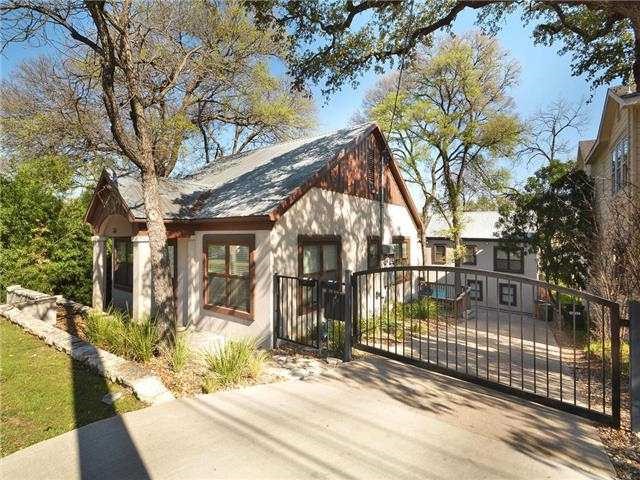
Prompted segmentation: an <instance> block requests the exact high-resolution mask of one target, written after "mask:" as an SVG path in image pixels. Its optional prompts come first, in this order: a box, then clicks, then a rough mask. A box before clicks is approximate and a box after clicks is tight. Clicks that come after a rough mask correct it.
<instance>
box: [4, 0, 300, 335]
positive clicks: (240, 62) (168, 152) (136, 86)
mask: <svg viewBox="0 0 640 480" xmlns="http://www.w3.org/2000/svg"><path fill="white" fill-rule="evenodd" d="M0 13H1V19H2V22H3V40H4V42H5V44H6V43H7V42H15V41H27V40H30V39H33V38H39V39H40V40H42V41H45V42H46V43H47V44H48V45H50V46H52V47H62V48H61V50H62V51H63V54H62V55H60V56H58V57H56V59H55V62H54V64H53V65H52V64H51V62H49V64H48V62H43V63H42V64H41V65H34V66H33V68H32V70H33V71H35V70H38V71H39V73H38V74H39V77H40V79H43V78H42V77H43V75H51V77H52V81H51V82H45V83H44V84H42V85H40V84H39V83H38V86H39V88H37V89H36V91H37V92H38V93H42V94H43V95H44V96H45V97H46V98H47V100H48V101H49V102H50V103H47V105H51V109H50V110H44V111H43V110H39V109H38V105H33V104H32V105H31V107H32V108H33V109H34V111H35V112H38V113H44V116H38V115H35V116H30V117H28V121H30V122H33V125H34V126H35V127H36V130H37V127H38V126H42V125H48V122H47V120H48V119H49V118H50V117H47V114H52V116H55V115H53V114H55V113H60V115H58V116H55V118H56V119H57V120H58V121H57V122H55V123H54V124H53V127H52V128H54V129H55V130H56V131H57V132H59V134H60V135H61V136H62V137H65V138H66V137H68V139H69V141H68V142H63V143H64V146H65V147H66V148H68V149H70V152H68V153H70V154H73V155H76V154H77V155H78V156H80V157H81V156H82V155H84V154H86V153H87V150H89V152H88V153H90V154H93V153H99V154H100V153H102V152H104V153H105V154H106V155H107V156H108V157H109V158H111V159H113V158H116V159H117V160H122V161H125V162H129V163H130V164H132V165H134V166H135V167H136V168H137V169H138V170H139V172H140V177H141V183H142V188H143V197H144V204H145V211H146V216H147V229H148V232H149V241H150V247H151V269H152V274H153V277H154V281H153V297H154V300H155V302H156V311H157V313H158V316H159V317H160V318H162V319H164V320H166V321H168V322H169V323H174V322H175V309H174V305H173V297H172V294H171V291H172V289H171V280H170V275H169V258H168V256H167V250H166V248H165V244H166V229H165V225H164V222H163V218H162V209H161V205H160V196H159V184H158V178H159V177H163V176H167V175H169V174H170V173H171V172H172V170H173V169H174V167H175V165H176V163H177V161H178V159H179V158H180V156H181V154H182V153H183V151H184V147H185V144H186V142H187V141H188V140H189V139H191V138H193V135H194V134H198V135H201V134H202V135H204V136H205V137H206V138H207V139H210V138H211V132H212V130H211V129H215V128H220V126H223V127H224V126H229V125H231V126H232V127H231V128H236V127H237V128H241V129H242V131H241V133H240V136H242V135H244V137H243V138H245V140H246V138H248V137H247V135H248V136H251V133H250V131H251V130H252V129H256V131H258V132H259V133H258V134H257V135H256V136H254V137H253V139H251V140H249V142H245V143H247V144H249V143H251V141H253V140H256V141H258V140H260V139H266V140H268V139H269V137H268V136H267V137H265V136H264V134H265V131H267V130H268V129H267V130H265V129H264V127H265V124H267V123H268V122H267V121H265V118H267V117H269V115H272V114H274V113H276V114H278V113H282V110H284V109H286V107H287V101H288V100H287V101H285V102H279V101H277V100H278V99H276V102H274V103H275V105H272V104H271V103H270V102H269V100H270V99H269V97H268V96H267V95H266V93H267V92H269V91H270V90H271V87H272V86H273V85H272V84H269V83H268V82H267V83H260V81H262V80H265V79H269V78H271V77H267V76H266V75H267V74H268V69H267V68H266V65H268V62H269V61H270V59H272V58H274V57H275V56H278V55H281V54H282V53H283V47H285V46H286V41H285V38H284V37H283V36H282V34H281V33H278V32H276V31H274V30H271V29H260V28H257V27H256V26H255V24H254V22H253V19H252V17H251V16H250V15H248V14H247V12H246V11H245V9H244V8H243V7H242V6H241V5H240V4H238V3H235V2H233V1H230V2H205V1H200V0H184V1H180V2H171V1H163V0H148V1H141V2H133V1H131V0H123V1H93V0H92V1H89V0H87V1H78V0H76V1H68V2H43V1H36V0H11V1H5V2H3V3H2V4H1V5H0ZM59 49H60V48H59ZM27 77H28V75H23V76H22V81H23V85H28V78H27ZM49 86H51V87H52V91H53V92H54V93H55V92H59V91H62V92H64V94H65V95H64V98H62V97H59V98H56V95H55V94H54V95H47V93H50V92H46V91H43V90H45V89H47V88H48V87H49ZM58 87H59V88H60V89H61V90H60V89H59V88H58ZM15 92H16V93H18V94H22V95H23V100H25V102H23V105H24V104H26V105H29V102H28V99H24V95H26V94H28V88H20V85H17V86H16V90H15ZM263 94H264V95H263ZM243 95H244V96H245V97H246V96H250V97H251V98H253V99H254V100H261V101H254V102H252V103H250V106H249V108H248V110H249V115H247V111H242V105H244V104H243V102H242V96H243ZM280 98H283V97H280ZM297 98H299V99H300V101H301V102H302V103H303V104H304V99H302V97H297ZM65 99H69V100H70V101H67V102H64V103H62V104H60V103H59V102H60V101H63V100H65ZM4 100H9V98H8V96H7V95H4ZM5 105H8V106H7V107H6V108H7V109H9V108H10V107H11V106H10V104H9V103H5ZM289 105H291V104H289ZM14 106H15V105H14ZM11 108H12V107H11ZM15 111H17V112H21V111H24V110H21V107H20V106H19V105H18V106H17V108H16V110H14V112H15ZM26 111H28V109H27V110H26ZM307 111H308V109H307ZM287 115H288V113H287ZM248 117H250V118H248ZM307 117H308V115H302V117H301V118H307ZM7 118H8V119H9V120H12V121H13V120H16V119H17V118H19V115H13V116H12V115H7ZM276 124H277V122H276ZM291 125H292V126H293V125H295V122H292V124H291ZM271 132H273V134H274V135H278V134H279V133H278V132H276V131H273V130H272V131H271ZM27 133H29V132H27ZM284 134H286V132H285V133H284ZM221 136H222V137H224V133H223V134H221ZM85 147H86V149H85ZM78 149H79V152H78Z"/></svg>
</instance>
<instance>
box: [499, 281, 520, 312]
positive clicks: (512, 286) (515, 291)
mask: <svg viewBox="0 0 640 480" xmlns="http://www.w3.org/2000/svg"><path fill="white" fill-rule="evenodd" d="M503 288H510V289H512V291H513V302H512V303H505V302H503V301H502V289H503ZM498 303H499V304H500V305H504V306H505V307H517V306H518V286H517V285H516V284H515V283H498Z"/></svg>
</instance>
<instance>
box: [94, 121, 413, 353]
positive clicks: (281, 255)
mask: <svg viewBox="0 0 640 480" xmlns="http://www.w3.org/2000/svg"><path fill="white" fill-rule="evenodd" d="M382 157H384V158H385V159H386V166H385V168H384V175H381V172H380V169H381V168H380V166H381V163H382V162H381V158H382ZM381 181H383V182H384V183H383V186H384V189H383V192H384V195H383V200H384V201H383V202H380V201H379V199H380V195H379V192H380V187H381ZM160 188H161V197H162V206H163V209H164V218H165V224H166V228H167V234H168V237H169V253H170V258H171V261H172V267H171V272H172V275H173V279H174V294H175V299H176V304H177V313H178V321H179V323H180V324H182V325H184V326H190V327H193V328H194V329H197V330H204V331H209V332H213V333H216V334H220V335H221V336H224V337H230V336H255V337H258V338H259V339H261V340H262V342H263V343H269V341H270V340H271V335H272V332H273V328H272V321H273V318H272V317H273V315H272V312H273V310H274V305H273V276H274V274H276V273H278V274H281V275H291V276H305V277H314V278H321V279H325V280H341V279H344V272H345V270H353V271H355V270H364V269H366V268H367V267H368V266H369V267H370V266H374V267H377V266H379V263H380V256H381V251H382V250H383V245H390V244H393V245H394V246H393V247H391V246H389V247H385V250H391V251H393V252H395V257H396V263H404V264H413V265H417V264H419V259H420V248H419V245H418V238H420V233H419V232H420V229H421V223H420V219H419V215H418V213H417V211H416V209H415V207H414V204H413V201H412V199H411V197H410V195H409V192H408V190H407V188H406V186H405V184H404V182H403V180H402V178H401V175H400V173H399V170H398V168H397V166H396V164H395V163H394V161H393V160H392V155H391V152H390V151H389V148H388V145H387V144H386V142H385V140H384V137H383V135H382V133H381V132H380V129H379V128H378V127H377V126H376V125H375V124H367V125H360V126H356V127H352V128H346V129H343V130H339V131H337V132H334V133H330V134H327V135H322V136H317V137H313V138H305V139H300V140H294V141H290V142H286V143H281V144H277V145H273V146H269V147H265V148H260V149H257V150H253V151H250V152H246V153H239V154H235V155H231V156H228V157H224V158H219V159H216V160H214V161H213V162H212V163H211V164H210V165H207V166H205V167H203V168H202V169H201V170H199V171H198V172H196V173H193V174H191V175H189V176H187V177H184V178H179V179H178V178H169V179H161V180H160ZM381 215H382V222H381V221H380V216H381ZM86 220H87V221H88V222H89V223H90V224H91V226H92V228H93V231H94V235H95V236H94V237H93V241H94V258H93V304H94V307H96V308H101V309H103V308H106V307H107V306H108V305H110V304H113V305H114V306H118V307H121V308H127V309H128V310H130V312H131V313H132V315H133V316H134V317H140V316H143V315H145V314H149V313H150V312H151V308H152V307H151V306H152V298H151V282H152V277H151V267H150V260H149V240H148V236H147V231H146V226H145V220H146V219H145V212H144V206H143V202H142V189H141V185H140V182H139V180H138V178H137V177H133V176H126V177H119V178H115V177H112V176H110V175H108V174H106V172H105V173H104V174H103V176H102V178H101V179H100V181H99V183H98V185H97V186H96V189H95V192H94V196H93V199H92V202H91V205H90V207H89V210H88V211H87V216H86ZM380 225H382V226H383V234H382V238H380ZM110 252H111V253H110ZM110 255H111V256H110Z"/></svg>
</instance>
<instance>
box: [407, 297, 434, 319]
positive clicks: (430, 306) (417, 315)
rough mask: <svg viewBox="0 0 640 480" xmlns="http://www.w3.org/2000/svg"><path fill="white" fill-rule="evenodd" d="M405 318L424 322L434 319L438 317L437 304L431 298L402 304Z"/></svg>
mask: <svg viewBox="0 0 640 480" xmlns="http://www.w3.org/2000/svg"><path fill="white" fill-rule="evenodd" d="M404 315H405V317H406V318H414V319H419V320H426V319H427V318H436V317H437V315H438V303H437V302H436V301H435V300H433V299H431V298H421V299H419V300H414V301H412V302H409V303H405V304H404Z"/></svg>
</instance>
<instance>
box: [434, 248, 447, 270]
mask: <svg viewBox="0 0 640 480" xmlns="http://www.w3.org/2000/svg"><path fill="white" fill-rule="evenodd" d="M431 263H432V264H434V265H444V264H445V263H447V246H446V245H433V246H432V247H431Z"/></svg>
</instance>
